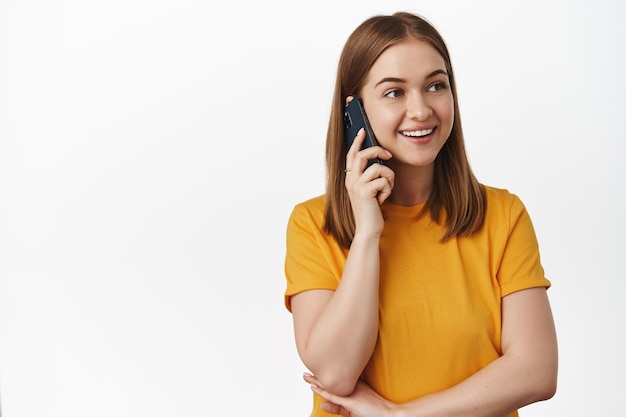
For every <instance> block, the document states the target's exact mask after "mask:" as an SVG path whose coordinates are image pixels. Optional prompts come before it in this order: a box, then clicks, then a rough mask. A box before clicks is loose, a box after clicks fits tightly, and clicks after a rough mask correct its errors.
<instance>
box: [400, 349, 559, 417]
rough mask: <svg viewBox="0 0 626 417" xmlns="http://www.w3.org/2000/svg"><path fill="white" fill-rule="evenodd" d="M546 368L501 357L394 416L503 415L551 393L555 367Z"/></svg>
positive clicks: (472, 416) (405, 404)
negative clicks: (526, 364) (454, 384)
mask: <svg viewBox="0 0 626 417" xmlns="http://www.w3.org/2000/svg"><path fill="white" fill-rule="evenodd" d="M546 366H547V368H545V369H543V370H540V369H538V367H531V368H529V367H528V366H525V365H524V364H523V362H522V361H519V360H518V359H517V358H509V357H505V356H503V357H501V358H499V359H497V360H496V361H494V362H492V363H491V364H490V365H488V366H487V367H485V368H483V369H482V370H481V371H479V372H477V373H476V374H474V375H473V376H471V377H470V378H468V379H466V380H465V381H463V382H461V383H460V384H458V385H456V386H454V387H452V388H449V389H447V390H445V391H441V392H438V393H435V394H431V395H428V396H425V397H422V398H419V399H417V400H414V401H411V402H408V403H404V404H401V405H399V406H398V408H397V410H396V413H395V414H394V417H410V416H419V417H430V416H433V417H434V416H437V417H446V416H464V417H486V416H504V415H506V414H508V413H510V412H512V411H514V410H517V409H519V408H521V407H523V406H525V405H527V404H530V403H533V402H536V401H541V400H545V399H548V398H550V397H551V396H552V395H553V394H554V391H555V389H556V368H555V367H556V365H555V364H546Z"/></svg>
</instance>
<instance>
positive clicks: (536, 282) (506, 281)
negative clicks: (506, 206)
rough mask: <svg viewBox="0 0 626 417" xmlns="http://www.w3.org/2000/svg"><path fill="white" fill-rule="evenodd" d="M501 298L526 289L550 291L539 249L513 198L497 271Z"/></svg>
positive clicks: (520, 205)
mask: <svg viewBox="0 0 626 417" xmlns="http://www.w3.org/2000/svg"><path fill="white" fill-rule="evenodd" d="M498 281H499V283H500V288H501V295H502V297H504V296H506V295H509V294H511V293H514V292H516V291H520V290H523V289H527V288H534V287H545V288H549V287H550V285H551V283H550V281H549V280H548V279H547V278H546V277H545V274H544V270H543V267H542V266H541V259H540V256H539V245H538V242H537V237H536V235H535V230H534V228H533V225H532V222H531V219H530V216H529V215H528V212H527V211H526V208H525V207H524V204H523V203H522V201H521V200H520V199H519V198H518V197H517V196H513V199H512V200H511V205H510V211H509V234H508V238H507V241H506V245H505V248H504V253H503V255H502V260H501V262H500V267H499V270H498Z"/></svg>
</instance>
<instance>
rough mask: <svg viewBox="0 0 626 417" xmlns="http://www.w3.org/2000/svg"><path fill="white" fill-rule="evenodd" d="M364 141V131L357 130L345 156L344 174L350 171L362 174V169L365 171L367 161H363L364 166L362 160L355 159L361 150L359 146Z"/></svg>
mask: <svg viewBox="0 0 626 417" xmlns="http://www.w3.org/2000/svg"><path fill="white" fill-rule="evenodd" d="M364 140H365V129H363V128H361V129H359V132H358V133H357V135H356V136H355V137H354V141H353V142H352V145H351V146H350V149H348V153H347V155H346V173H348V172H350V171H358V172H363V169H365V165H366V164H367V161H365V164H364V163H363V160H361V159H359V158H357V155H358V153H359V151H360V150H361V146H362V145H363V141H364Z"/></svg>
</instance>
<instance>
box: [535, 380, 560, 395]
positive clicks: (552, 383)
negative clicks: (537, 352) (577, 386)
mask: <svg viewBox="0 0 626 417" xmlns="http://www.w3.org/2000/svg"><path fill="white" fill-rule="evenodd" d="M556 386H557V382H556V375H555V376H554V377H553V378H549V379H548V380H547V381H545V382H544V383H543V384H541V385H540V389H538V390H537V393H536V394H537V397H538V399H537V401H545V400H549V399H550V398H552V397H554V395H555V394H556Z"/></svg>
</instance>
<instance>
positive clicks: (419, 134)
mask: <svg viewBox="0 0 626 417" xmlns="http://www.w3.org/2000/svg"><path fill="white" fill-rule="evenodd" d="M434 130H435V129H434V128H431V129H423V130H403V131H401V132H400V133H402V134H403V135H404V136H409V137H412V138H421V137H424V136H428V135H430V134H431V133H433V131H434Z"/></svg>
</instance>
